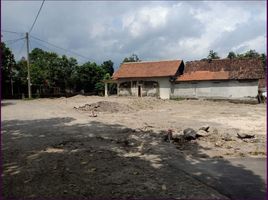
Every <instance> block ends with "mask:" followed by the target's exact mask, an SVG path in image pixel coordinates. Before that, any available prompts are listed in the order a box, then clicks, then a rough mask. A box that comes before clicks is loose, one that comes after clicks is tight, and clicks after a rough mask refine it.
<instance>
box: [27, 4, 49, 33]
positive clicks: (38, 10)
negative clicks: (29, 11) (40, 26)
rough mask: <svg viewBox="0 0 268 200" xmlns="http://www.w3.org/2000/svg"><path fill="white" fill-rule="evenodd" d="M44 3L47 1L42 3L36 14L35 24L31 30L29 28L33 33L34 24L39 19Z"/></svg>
mask: <svg viewBox="0 0 268 200" xmlns="http://www.w3.org/2000/svg"><path fill="white" fill-rule="evenodd" d="M44 3H45V0H43V2H42V4H41V6H40V8H39V10H38V13H37V15H36V17H35V20H34V22H33V25H32V27H31V28H30V30H29V33H31V31H32V30H33V27H34V25H35V22H36V20H37V18H38V16H39V14H40V11H41V9H42V7H43V5H44Z"/></svg>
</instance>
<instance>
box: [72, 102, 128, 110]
mask: <svg viewBox="0 0 268 200" xmlns="http://www.w3.org/2000/svg"><path fill="white" fill-rule="evenodd" d="M74 108H75V109H77V110H81V111H88V112H91V111H95V112H108V113H114V112H128V111H131V110H132V108H131V107H129V106H127V105H125V104H121V103H117V102H109V101H99V102H96V103H92V104H85V105H83V106H79V107H74Z"/></svg>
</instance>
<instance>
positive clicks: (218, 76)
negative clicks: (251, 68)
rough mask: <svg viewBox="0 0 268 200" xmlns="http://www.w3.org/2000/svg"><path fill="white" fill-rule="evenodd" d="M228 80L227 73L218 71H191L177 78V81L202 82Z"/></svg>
mask: <svg viewBox="0 0 268 200" xmlns="http://www.w3.org/2000/svg"><path fill="white" fill-rule="evenodd" d="M226 79H229V72H226V71H219V72H210V71H193V72H188V73H185V74H183V75H181V76H180V77H178V78H177V81H204V80H226Z"/></svg>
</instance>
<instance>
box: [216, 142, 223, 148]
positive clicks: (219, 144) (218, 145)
mask: <svg viewBox="0 0 268 200" xmlns="http://www.w3.org/2000/svg"><path fill="white" fill-rule="evenodd" d="M222 145H223V143H221V142H216V143H215V147H222Z"/></svg>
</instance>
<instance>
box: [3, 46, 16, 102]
mask: <svg viewBox="0 0 268 200" xmlns="http://www.w3.org/2000/svg"><path fill="white" fill-rule="evenodd" d="M15 66H16V62H15V58H14V55H13V53H12V51H11V50H10V49H9V48H8V47H7V46H6V44H5V43H3V42H1V84H2V90H3V91H2V94H3V96H4V97H5V96H13V81H14V80H13V79H14V74H15V73H14V67H15Z"/></svg>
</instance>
